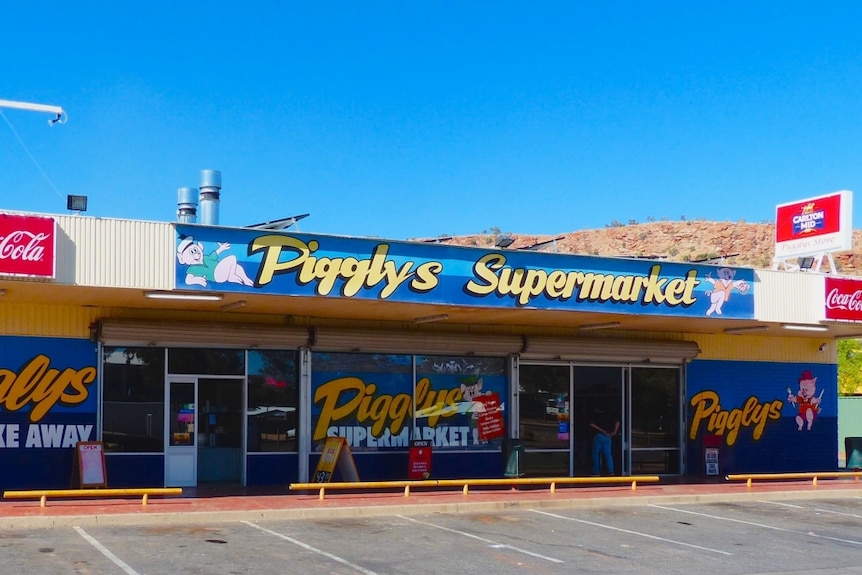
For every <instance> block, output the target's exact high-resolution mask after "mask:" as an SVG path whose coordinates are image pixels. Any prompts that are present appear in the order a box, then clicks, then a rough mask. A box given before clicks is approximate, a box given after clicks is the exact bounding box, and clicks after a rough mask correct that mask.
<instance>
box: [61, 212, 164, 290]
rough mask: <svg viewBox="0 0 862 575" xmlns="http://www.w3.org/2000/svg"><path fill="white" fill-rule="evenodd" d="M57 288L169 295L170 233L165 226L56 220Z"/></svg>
mask: <svg viewBox="0 0 862 575" xmlns="http://www.w3.org/2000/svg"><path fill="white" fill-rule="evenodd" d="M55 217H56V220H57V227H58V238H57V283H63V284H75V285H85V286H105V287H125V288H143V289H172V288H173V287H174V259H173V258H174V241H175V238H174V231H173V226H172V225H171V223H168V222H142V221H132V220H113V219H104V218H92V217H86V216H55Z"/></svg>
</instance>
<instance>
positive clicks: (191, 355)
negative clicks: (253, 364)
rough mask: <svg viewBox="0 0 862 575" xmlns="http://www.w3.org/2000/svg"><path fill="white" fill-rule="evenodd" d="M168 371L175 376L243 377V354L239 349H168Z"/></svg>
mask: <svg viewBox="0 0 862 575" xmlns="http://www.w3.org/2000/svg"><path fill="white" fill-rule="evenodd" d="M168 371H169V372H170V373H176V374H202V375H203V374H206V375H240V376H242V375H245V352H244V351H243V350H241V349H207V348H176V349H169V350H168Z"/></svg>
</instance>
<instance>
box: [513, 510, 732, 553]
mask: <svg viewBox="0 0 862 575" xmlns="http://www.w3.org/2000/svg"><path fill="white" fill-rule="evenodd" d="M530 511H532V512H533V513H538V514H540V515H547V516H548V517H555V518H557V519H563V520H565V521H574V522H576V523H583V524H584V525H592V526H593V527H601V528H602V529H610V530H611V531H619V532H620V533H628V534H629V535H637V536H639V537H646V538H647V539H655V540H656V541H663V542H665V543H672V544H674V545H682V546H683V547H691V548H693V549H700V550H701V551H709V552H710V553H718V554H719V555H733V553H728V552H727V551H722V550H720V549H712V548H711V547H701V546H700V545H694V544H692V543H684V542H682V541H675V540H673V539H666V538H664V537H659V536H657V535H650V534H649V533H641V532H639V531H631V530H629V529H622V528H620V527H614V526H613V525H605V524H603V523H596V522H594V521H586V520H584V519H575V518H574V517H566V516H565V515H557V514H555V513H548V512H547V511H539V510H538V509H531V510H530Z"/></svg>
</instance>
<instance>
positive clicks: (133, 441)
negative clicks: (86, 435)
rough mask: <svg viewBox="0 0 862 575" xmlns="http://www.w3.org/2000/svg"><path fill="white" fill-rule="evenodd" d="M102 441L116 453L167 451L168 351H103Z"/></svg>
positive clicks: (139, 348) (108, 349)
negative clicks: (165, 443) (166, 371)
mask: <svg viewBox="0 0 862 575" xmlns="http://www.w3.org/2000/svg"><path fill="white" fill-rule="evenodd" d="M102 351H103V355H102V363H103V385H104V387H103V392H104V400H103V403H102V409H103V411H102V439H103V440H104V442H105V449H106V450H107V451H114V452H127V453H130V452H131V453H135V452H138V453H142V452H143V453H145V452H159V451H163V449H164V420H165V419H164V418H165V401H164V394H165V379H164V374H165V350H164V348H156V347H105V348H103V350H102Z"/></svg>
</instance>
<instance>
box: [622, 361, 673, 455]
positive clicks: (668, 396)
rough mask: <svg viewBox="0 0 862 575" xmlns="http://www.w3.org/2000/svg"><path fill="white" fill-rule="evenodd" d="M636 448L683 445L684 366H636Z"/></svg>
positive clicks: (634, 405)
mask: <svg viewBox="0 0 862 575" xmlns="http://www.w3.org/2000/svg"><path fill="white" fill-rule="evenodd" d="M631 388H632V414H631V430H632V448H645V447H672V448H676V449H679V447H680V436H679V433H680V417H681V415H680V413H681V408H680V370H679V369H678V368H647V367H637V368H632V385H631Z"/></svg>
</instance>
